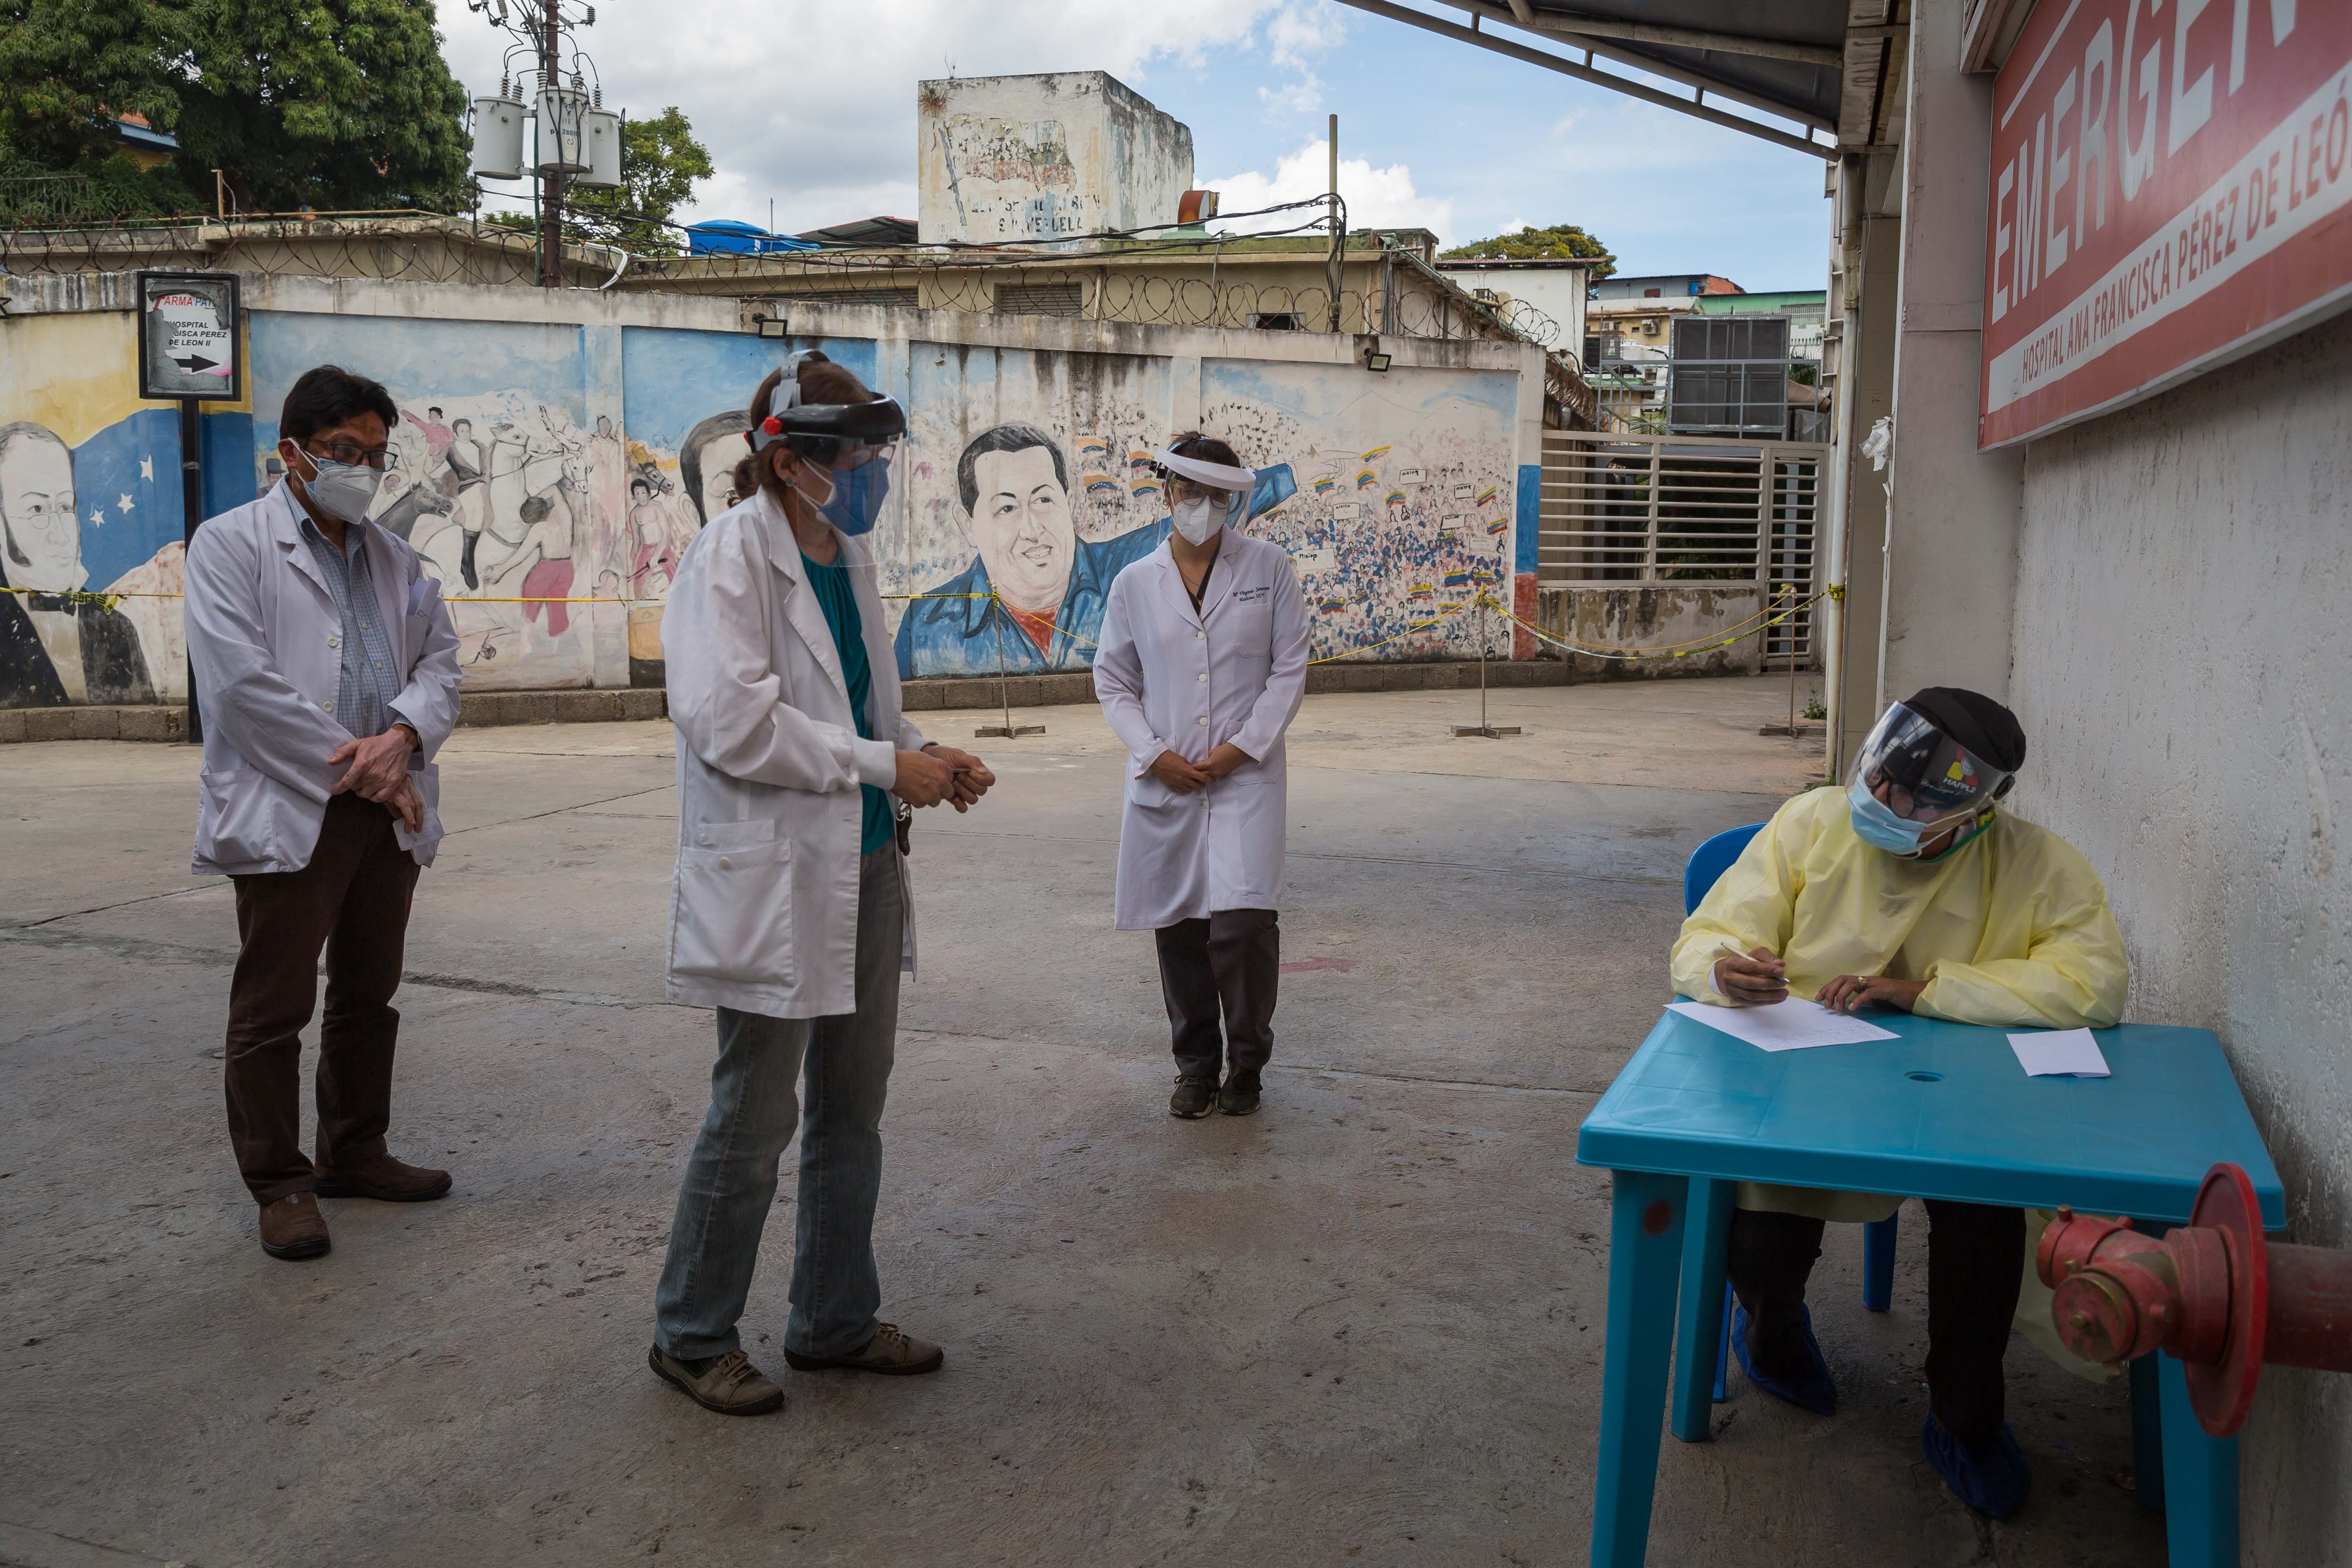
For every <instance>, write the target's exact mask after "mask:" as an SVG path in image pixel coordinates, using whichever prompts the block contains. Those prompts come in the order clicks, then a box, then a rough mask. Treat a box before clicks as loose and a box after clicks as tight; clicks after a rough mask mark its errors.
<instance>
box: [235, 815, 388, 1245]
mask: <svg viewBox="0 0 2352 1568" xmlns="http://www.w3.org/2000/svg"><path fill="white" fill-rule="evenodd" d="M392 829H393V818H392V814H391V813H390V812H388V811H386V810H385V809H384V808H383V806H381V805H377V804H376V803H375V802H373V801H369V800H362V799H361V798H360V797H359V796H357V795H336V796H335V797H333V798H332V799H331V800H330V801H328V803H327V818H326V821H325V822H324V823H322V824H321V825H320V828H319V847H317V848H316V849H314V850H312V851H311V852H310V864H309V865H307V866H305V867H303V868H301V869H300V870H299V871H268V872H262V873H259V874H257V875H254V876H250V877H236V878H232V879H231V880H232V881H234V882H235V883H236V934H237V944H238V945H237V954H236V975H235V977H234V978H233V979H231V980H230V982H229V991H228V1053H227V1073H226V1079H227V1087H228V1135H229V1141H230V1142H231V1143H233V1144H234V1145H235V1146H236V1165H237V1170H238V1171H239V1172H240V1173H243V1175H244V1177H245V1184H246V1186H247V1189H249V1190H250V1191H251V1192H252V1194H253V1195H254V1198H255V1199H256V1201H257V1202H260V1203H264V1204H273V1203H276V1202H277V1201H278V1199H280V1198H282V1197H284V1196H286V1195H287V1194H289V1193H299V1192H309V1191H311V1190H313V1189H314V1188H315V1187H316V1186H317V1185H318V1177H317V1174H316V1173H315V1172H314V1170H313V1168H312V1166H311V1164H310V1161H309V1160H307V1159H305V1158H303V1155H302V1029H303V1026H305V1025H307V1024H309V1023H310V1012H311V1009H312V1007H313V1006H314V1005H316V1004H317V1002H318V994H319V973H318V972H319V950H320V948H321V947H324V948H325V949H326V951H327V1010H326V1013H325V1015H324V1016H322V1017H321V1018H320V1024H319V1085H318V1096H319V1141H318V1151H319V1164H320V1166H322V1167H324V1168H326V1169H329V1170H333V1169H335V1168H336V1167H338V1166H342V1165H349V1164H352V1163H354V1162H359V1161H364V1160H366V1159H368V1158H369V1157H370V1156H372V1155H374V1154H377V1153H381V1152H383V1134H384V1130H385V1129H386V1128H387V1127H388V1126H390V1125H391V1121H392V1051H393V1042H394V1038H395V1037H397V1036H398V1034H399V1032H400V1015H399V1014H398V1013H396V1012H394V1010H393V1008H392V994H393V993H394V991H395V990H397V989H399V986H400V965H401V948H402V944H403V943H404V941H405V940H406V938H407V935H408V905H409V900H410V898H411V897H412V896H413V895H414V894H415V891H416V871H417V866H416V861H415V858H413V857H412V856H410V855H409V853H408V852H407V851H406V850H404V849H403V848H401V847H400V846H399V844H398V843H396V842H395V841H394V838H393V832H392Z"/></svg>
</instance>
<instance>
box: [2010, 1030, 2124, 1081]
mask: <svg viewBox="0 0 2352 1568" xmlns="http://www.w3.org/2000/svg"><path fill="white" fill-rule="evenodd" d="M2009 1048H2010V1049H2011V1050H2012V1051H2015V1052H2016V1053H2017V1063H2018V1065H2019V1066H2020V1067H2021V1068H2024V1069H2025V1076H2026V1077H2028V1078H2105V1077H2106V1076H2107V1058H2106V1056H2105V1053H2104V1052H2102V1051H2101V1050H2100V1049H2099V1042H2098V1041H2096V1040H2095V1039H2093V1038H2092V1037H2091V1031H2090V1030H2088V1029H2036V1030H2034V1031H2033V1032H2032V1034H2029V1035H2011V1036H2010V1037H2009Z"/></svg>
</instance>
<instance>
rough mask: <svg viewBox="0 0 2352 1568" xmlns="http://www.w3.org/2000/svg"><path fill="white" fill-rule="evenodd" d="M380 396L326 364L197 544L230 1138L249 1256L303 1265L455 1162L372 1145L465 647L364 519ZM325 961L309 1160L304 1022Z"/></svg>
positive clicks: (203, 842) (395, 413)
mask: <svg viewBox="0 0 2352 1568" xmlns="http://www.w3.org/2000/svg"><path fill="white" fill-rule="evenodd" d="M399 419H400V413H399V410H398V409H397V408H396V407H395V406H394V404H393V401H392V397H391V395H390V394H388V393H386V392H385V391H384V389H383V387H382V386H379V385H378V384H375V383H374V382H373V381H370V380H368V379H367V378H366V377H364V376H358V375H353V374H350V373H349V372H346V371H343V370H341V369H339V368H338V367H336V366H334V365H320V366H319V367H318V368H317V369H315V370H310V371H308V372H305V373H304V374H303V375H302V377H301V378H300V379H299V380H298V381H297V382H295V384H294V386H293V389H292V390H291V391H289V393H288V394H287V395H286V403H285V405H284V407H283V408H282V409H280V411H279V413H278V456H279V457H280V458H283V459H284V461H285V465H286V478H285V479H282V480H280V481H279V482H278V484H277V485H275V486H273V487H271V489H269V491H268V493H267V494H265V495H264V496H262V498H261V499H260V500H257V501H254V502H252V503H251V504H249V505H247V506H241V507H238V508H237V509H236V510H234V511H227V512H223V513H222V514H221V515H220V516H218V517H216V518H214V519H212V520H211V521H208V522H206V523H205V525H204V526H203V527H201V528H199V529H197V530H196V533H195V537H194V540H192V541H191V542H189V545H188V560H187V601H186V616H187V627H188V662H189V665H190V667H191V668H192V669H193V670H194V676H195V687H196V700H197V711H198V713H199V715H200V716H201V717H202V719H203V721H204V727H205V760H204V773H203V776H202V779H201V782H200V784H199V785H198V794H197V805H196V852H195V859H194V870H195V871H196V872H197V873H198V874H200V875H201V874H205V873H210V874H213V875H216V876H226V877H227V878H228V879H230V880H231V881H233V882H234V883H235V884H236V931H237V942H238V947H237V955H236V973H235V975H234V976H233V977H232V978H231V979H230V981H229V992H228V1042H227V1050H226V1069H225V1072H224V1077H225V1078H226V1087H227V1092H228V1126H229V1137H230V1141H231V1142H233V1143H234V1144H235V1145H236V1163H237V1168H238V1170H239V1172H240V1173H242V1174H243V1175H244V1177H245V1184H246V1187H247V1190H248V1191H250V1192H251V1193H252V1194H253V1196H254V1199H255V1201H256V1202H257V1203H258V1204H259V1205H261V1215H260V1229H261V1247H262V1250H263V1251H265V1252H267V1253H268V1254H269V1255H270V1256H271V1257H273V1258H316V1257H318V1256H319V1255H320V1254H321V1253H323V1252H325V1251H326V1250H327V1249H328V1247H329V1245H330V1242H329V1237H328V1235H327V1222H326V1218H325V1216H324V1215H321V1214H320V1211H319V1202H318V1200H319V1199H320V1198H321V1197H360V1198H376V1199H381V1200H386V1201H391V1202H398V1203H416V1202H423V1201H427V1200H430V1199H434V1198H437V1197H440V1196H441V1195H442V1194H446V1192H448V1190H449V1173H448V1172H446V1171H436V1170H429V1169H426V1168H425V1167H422V1166H417V1165H410V1164H407V1163H404V1162H402V1161H400V1160H397V1159H394V1157H393V1156H392V1154H391V1153H390V1152H388V1151H387V1150H386V1148H385V1146H384V1133H385V1131H386V1129H387V1128H388V1127H389V1125H390V1122H391V1117H392V1058H393V1047H394V1041H395V1039H396V1037H397V1036H398V1033H399V1029H400V1015H399V1014H398V1013H396V1012H394V1010H393V1007H392V1005H391V1004H392V996H393V993H394V991H395V990H397V989H398V988H399V985H400V966H401V951H402V945H403V942H404V940H405V938H406V936H407V934H408V910H409V901H410V899H411V898H412V896H413V895H414V894H415V889H416V875H417V871H418V868H420V867H424V866H429V865H431V864H432V863H433V851H434V847H435V846H436V845H438V844H439V843H440V842H441V819H440V817H439V816H437V815H436V806H437V805H438V804H439V800H440V782H439V776H438V773H437V771H436V767H435V765H434V762H433V756H434V753H435V752H437V751H439V750H440V747H441V742H444V741H446V740H447V739H448V738H449V731H450V729H451V727H452V726H454V725H455V724H456V723H457V633H456V631H455V630H454V629H452V628H451V626H450V625H449V610H448V607H447V606H446V605H444V604H443V603H442V602H441V594H440V590H439V589H438V587H436V585H435V584H434V581H433V579H432V578H430V577H428V576H426V575H425V570H424V567H423V566H422V564H421V563H419V562H418V560H417V556H416V552H415V551H413V550H411V549H409V547H408V545H407V544H406V542H404V541H402V540H401V539H399V538H398V537H396V536H395V535H394V534H393V533H391V532H390V531H387V530H385V529H383V528H382V527H379V526H378V525H376V524H374V523H373V522H370V521H368V510H369V508H370V507H371V506H372V505H373V503H374V500H375V497H376V491H377V489H378V487H379V486H380V485H381V484H382V482H383V475H384V470H385V469H386V468H388V467H389V466H391V465H392V463H393V462H394V458H393V456H392V453H391V446H390V432H391V430H392V427H393V426H395V425H396V424H398V423H399ZM321 948H323V949H324V950H325V952H326V956H327V1006H326V1012H325V1014H324V1015H323V1016H321V1017H320V1024H319V1084H318V1100H319V1126H318V1141H317V1143H316V1149H317V1152H318V1161H317V1163H316V1164H315V1165H313V1163H311V1161H310V1159H308V1158H306V1157H305V1156H304V1155H303V1152H302V1142H301V1131H302V1127H301V1120H302V1118H301V1112H302V1081H301V1057H302V1029H303V1026H305V1025H307V1024H308V1023H309V1022H310V1013H311V1009H312V1007H313V1006H314V1005H316V1002H317V998H318V965H319V954H320V949H321Z"/></svg>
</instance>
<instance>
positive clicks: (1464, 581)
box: [1445, 572, 1470, 588]
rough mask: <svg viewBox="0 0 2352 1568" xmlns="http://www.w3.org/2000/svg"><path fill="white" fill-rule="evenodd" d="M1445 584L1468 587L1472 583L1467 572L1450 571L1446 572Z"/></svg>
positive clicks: (1454, 586)
mask: <svg viewBox="0 0 2352 1568" xmlns="http://www.w3.org/2000/svg"><path fill="white" fill-rule="evenodd" d="M1445 585H1446V586H1447V587H1449V588H1466V587H1468V586H1469V585H1470V574H1469V573H1467V572H1448V573H1447V574H1445Z"/></svg>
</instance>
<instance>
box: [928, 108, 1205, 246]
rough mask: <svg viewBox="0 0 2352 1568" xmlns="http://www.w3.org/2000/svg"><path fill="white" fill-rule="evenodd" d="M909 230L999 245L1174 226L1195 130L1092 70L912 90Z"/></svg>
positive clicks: (932, 241)
mask: <svg viewBox="0 0 2352 1568" xmlns="http://www.w3.org/2000/svg"><path fill="white" fill-rule="evenodd" d="M915 102H916V191H917V196H916V200H917V202H918V204H919V205H918V208H917V213H916V235H917V237H918V238H919V239H920V241H921V242H922V243H923V244H925V245H938V244H941V243H944V242H946V241H949V240H961V241H964V242H967V243H970V244H974V245H1005V244H1021V243H1034V242H1037V241H1043V240H1055V239H1066V238H1068V237H1072V236H1076V235H1082V234H1096V233H1099V232H1101V231H1103V230H1105V229H1114V228H1117V229H1126V228H1134V227H1138V226H1144V225H1150V224H1168V223H1174V222H1175V221H1176V205H1177V200H1178V198H1179V197H1181V195H1183V194H1184V192H1185V191H1187V190H1188V189H1190V188H1191V187H1192V132H1191V131H1189V130H1187V129H1186V128H1185V127H1184V126H1183V124H1182V123H1181V122H1180V121H1177V120H1176V119H1174V118H1173V117H1172V116H1171V115H1168V114H1165V113H1162V112H1161V111H1160V110H1157V109H1154V108H1153V107H1152V106H1151V105H1150V103H1149V102H1147V101H1146V100H1144V99H1143V98H1142V97H1141V96H1139V94H1137V93H1136V92H1134V91H1133V90H1131V89H1129V88H1128V87H1126V86H1125V85H1123V84H1122V83H1120V82H1119V81H1118V80H1117V79H1115V78H1113V77H1110V76H1108V75H1106V74H1105V73H1104V72H1101V71H1060V72H1050V73H1046V74H1043V75H1037V76H1000V77H964V78H957V79H946V80H939V81H926V82H922V83H919V84H918V87H917V89H916V99H915Z"/></svg>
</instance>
